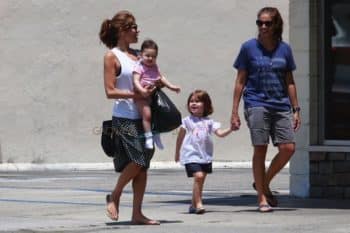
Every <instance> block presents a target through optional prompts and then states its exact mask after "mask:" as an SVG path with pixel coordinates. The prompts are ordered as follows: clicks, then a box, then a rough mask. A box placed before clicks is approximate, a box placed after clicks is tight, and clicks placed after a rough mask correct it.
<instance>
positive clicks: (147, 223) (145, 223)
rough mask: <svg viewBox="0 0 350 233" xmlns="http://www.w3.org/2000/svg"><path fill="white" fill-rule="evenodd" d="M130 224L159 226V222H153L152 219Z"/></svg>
mask: <svg viewBox="0 0 350 233" xmlns="http://www.w3.org/2000/svg"><path fill="white" fill-rule="evenodd" d="M131 223H132V224H134V225H153V226H157V225H160V222H159V221H157V220H153V219H148V220H146V221H131Z"/></svg>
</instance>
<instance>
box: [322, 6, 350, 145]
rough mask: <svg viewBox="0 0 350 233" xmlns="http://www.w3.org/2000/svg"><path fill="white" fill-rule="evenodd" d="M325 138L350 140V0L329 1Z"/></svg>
mask: <svg viewBox="0 0 350 233" xmlns="http://www.w3.org/2000/svg"><path fill="white" fill-rule="evenodd" d="M324 4H325V5H324V8H323V9H324V10H325V12H324V13H325V14H324V16H325V21H324V22H325V23H324V26H325V28H324V32H325V38H324V43H325V47H324V48H325V56H324V58H325V66H324V72H325V75H324V77H325V79H324V80H325V85H324V87H325V92H324V93H325V96H324V100H325V113H324V114H325V115H324V119H325V128H324V136H325V140H350V1H349V0H325V1H324Z"/></svg>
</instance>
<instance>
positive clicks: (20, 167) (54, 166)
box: [0, 161, 289, 172]
mask: <svg viewBox="0 0 350 233" xmlns="http://www.w3.org/2000/svg"><path fill="white" fill-rule="evenodd" d="M269 164H270V162H269V161H267V162H266V166H268V165H269ZM251 167H252V162H251V161H214V162H213V168H251ZM288 167H289V163H288V164H287V165H286V166H285V168H288ZM113 169H114V168H113V163H112V162H109V163H43V164H36V163H0V172H24V171H51V170H54V171H102V170H113ZM150 169H183V167H182V166H181V165H180V164H179V163H175V162H171V161H152V162H151V165H150Z"/></svg>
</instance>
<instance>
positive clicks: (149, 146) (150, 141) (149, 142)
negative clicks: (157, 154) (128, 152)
mask: <svg viewBox="0 0 350 233" xmlns="http://www.w3.org/2000/svg"><path fill="white" fill-rule="evenodd" d="M145 138H146V142H145V147H146V148H147V149H153V134H152V132H146V133H145Z"/></svg>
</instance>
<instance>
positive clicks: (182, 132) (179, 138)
mask: <svg viewBox="0 0 350 233" xmlns="http://www.w3.org/2000/svg"><path fill="white" fill-rule="evenodd" d="M185 135H186V130H185V129H184V128H182V127H180V129H179V134H178V135H177V139H176V148H175V162H179V160H180V149H181V146H182V142H183V140H184V138H185Z"/></svg>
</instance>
